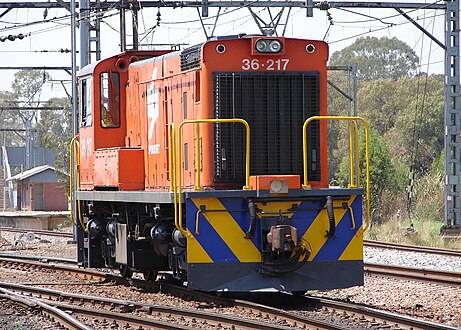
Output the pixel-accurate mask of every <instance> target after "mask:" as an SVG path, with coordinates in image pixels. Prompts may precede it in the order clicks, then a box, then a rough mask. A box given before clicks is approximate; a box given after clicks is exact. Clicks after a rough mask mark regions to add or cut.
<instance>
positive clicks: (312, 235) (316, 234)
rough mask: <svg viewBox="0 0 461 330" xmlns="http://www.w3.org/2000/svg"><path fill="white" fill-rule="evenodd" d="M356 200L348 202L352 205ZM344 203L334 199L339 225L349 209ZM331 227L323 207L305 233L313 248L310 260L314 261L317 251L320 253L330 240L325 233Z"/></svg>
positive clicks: (336, 218) (336, 221) (305, 237)
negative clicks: (343, 206)
mask: <svg viewBox="0 0 461 330" xmlns="http://www.w3.org/2000/svg"><path fill="white" fill-rule="evenodd" d="M354 200H355V197H353V198H351V199H350V200H349V201H348V202H347V204H348V205H349V206H350V205H351V204H352V203H353V202H354ZM342 203H343V201H333V206H334V207H335V209H334V214H335V225H336V226H338V223H339V222H340V221H341V220H342V218H343V216H344V215H345V213H346V212H347V211H348V209H344V208H342ZM336 207H337V208H336ZM351 227H352V223H351ZM329 229H330V224H329V222H328V213H327V210H326V209H322V210H321V211H320V212H319V214H318V215H317V217H316V218H315V219H314V221H313V222H312V224H311V226H310V227H309V228H308V229H307V230H306V232H305V233H304V235H303V239H305V240H307V241H308V242H309V243H310V245H311V248H312V251H311V255H310V256H309V259H308V261H312V260H313V259H314V258H315V257H316V256H317V253H319V251H320V249H321V248H322V247H323V245H324V244H325V243H326V241H327V240H328V238H327V237H325V235H326V233H327V231H328V230H329ZM354 237H355V236H354Z"/></svg>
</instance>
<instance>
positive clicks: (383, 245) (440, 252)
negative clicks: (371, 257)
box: [363, 240, 461, 257]
mask: <svg viewBox="0 0 461 330" xmlns="http://www.w3.org/2000/svg"><path fill="white" fill-rule="evenodd" d="M363 244H364V245H365V246H368V247H375V248H382V249H394V250H401V251H411V252H420V253H431V254H438V255H447V256H455V257H461V250H451V249H443V248H437V247H428V246H417V245H407V244H398V243H388V242H381V241H370V240H364V241H363Z"/></svg>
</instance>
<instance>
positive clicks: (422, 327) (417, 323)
mask: <svg viewBox="0 0 461 330" xmlns="http://www.w3.org/2000/svg"><path fill="white" fill-rule="evenodd" d="M306 298H307V299H309V300H310V301H316V302H317V303H318V304H319V305H320V306H322V307H326V308H330V309H334V310H336V311H339V312H346V313H354V314H355V315H356V316H360V318H361V319H363V320H364V321H365V320H367V321H372V322H379V323H384V324H387V325H388V326H389V325H393V326H394V328H395V329H400V328H399V327H405V328H407V327H410V329H412V330H427V329H432V330H456V329H458V328H456V327H451V326H448V325H444V324H440V323H434V322H430V321H424V320H420V319H415V318H413V317H409V316H405V315H399V314H395V313H391V312H386V311H382V310H378V309H374V308H370V307H366V306H362V305H356V304H352V303H346V302H342V301H336V300H330V299H324V298H316V297H312V296H307V297H306ZM389 328H391V327H389Z"/></svg>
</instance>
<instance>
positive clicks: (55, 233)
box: [0, 226, 73, 238]
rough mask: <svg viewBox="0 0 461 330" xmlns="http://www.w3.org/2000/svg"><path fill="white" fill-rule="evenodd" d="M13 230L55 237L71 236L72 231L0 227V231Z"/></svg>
mask: <svg viewBox="0 0 461 330" xmlns="http://www.w3.org/2000/svg"><path fill="white" fill-rule="evenodd" d="M2 231H5V232H14V233H29V232H32V233H34V234H40V235H45V236H55V237H69V238H72V237H73V236H72V233H66V232H59V231H51V230H43V229H27V228H12V227H3V226H1V227H0V232H2Z"/></svg>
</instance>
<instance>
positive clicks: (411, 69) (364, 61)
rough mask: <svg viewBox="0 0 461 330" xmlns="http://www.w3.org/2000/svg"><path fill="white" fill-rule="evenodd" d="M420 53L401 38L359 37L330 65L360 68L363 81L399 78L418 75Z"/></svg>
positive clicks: (333, 57) (341, 51) (335, 53)
mask: <svg viewBox="0 0 461 330" xmlns="http://www.w3.org/2000/svg"><path fill="white" fill-rule="evenodd" d="M418 62H419V59H418V56H417V55H416V53H415V52H414V51H413V50H412V49H411V48H410V47H409V46H408V45H407V44H406V43H404V42H403V41H400V40H398V39H397V38H387V37H383V38H380V39H378V38H376V37H365V38H358V39H357V40H356V41H355V42H354V43H353V44H352V45H350V46H348V47H346V48H344V49H342V50H340V51H337V52H334V53H333V55H332V56H331V59H330V65H352V64H356V65H357V77H358V79H360V80H373V79H388V78H389V79H398V78H401V77H404V76H413V75H415V74H416V69H417V64H418Z"/></svg>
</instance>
